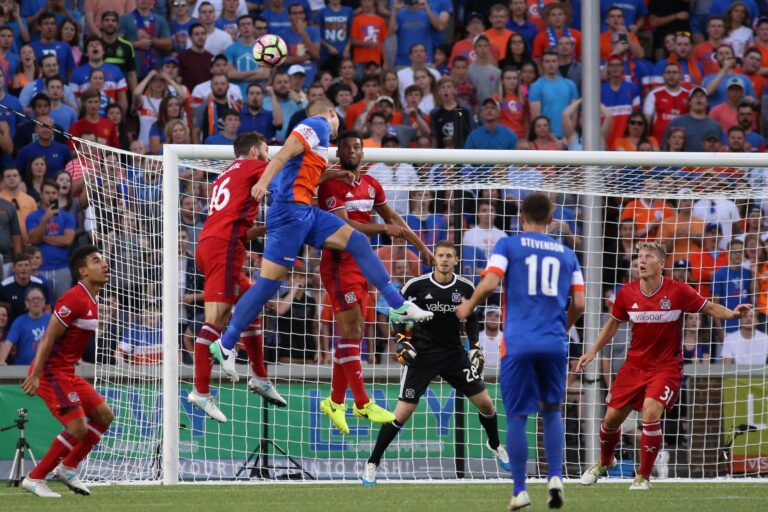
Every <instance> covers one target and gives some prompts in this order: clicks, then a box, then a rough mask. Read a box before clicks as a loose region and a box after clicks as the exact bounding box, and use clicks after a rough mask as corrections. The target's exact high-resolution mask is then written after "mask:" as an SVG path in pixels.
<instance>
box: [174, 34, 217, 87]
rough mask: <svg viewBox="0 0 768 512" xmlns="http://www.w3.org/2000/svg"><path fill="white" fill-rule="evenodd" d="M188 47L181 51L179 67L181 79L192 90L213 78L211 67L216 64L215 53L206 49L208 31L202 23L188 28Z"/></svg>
mask: <svg viewBox="0 0 768 512" xmlns="http://www.w3.org/2000/svg"><path fill="white" fill-rule="evenodd" d="M188 34H189V39H188V41H187V43H188V45H189V46H188V48H187V49H186V50H184V51H183V52H179V55H178V59H179V67H180V68H181V81H182V83H183V84H184V85H185V86H186V87H188V88H189V89H191V90H194V89H195V87H197V85H198V84H201V83H203V82H205V81H207V80H210V79H211V76H212V74H211V67H212V66H213V64H214V60H213V55H212V54H211V52H209V51H208V50H206V49H205V39H206V35H207V32H206V31H205V27H204V26H202V25H201V24H200V23H193V24H192V25H191V26H190V27H189V29H188ZM225 59H226V57H225Z"/></svg>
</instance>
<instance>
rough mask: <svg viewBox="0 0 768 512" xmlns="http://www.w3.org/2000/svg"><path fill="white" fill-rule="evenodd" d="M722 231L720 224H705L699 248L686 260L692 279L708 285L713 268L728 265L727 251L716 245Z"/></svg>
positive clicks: (710, 282) (713, 271) (713, 273)
mask: <svg viewBox="0 0 768 512" xmlns="http://www.w3.org/2000/svg"><path fill="white" fill-rule="evenodd" d="M721 235H722V231H721V230H720V225H719V224H715V223H709V224H707V227H706V228H705V229H704V236H703V237H702V239H701V250H700V251H698V252H693V253H691V256H690V258H689V259H688V262H689V263H690V264H691V272H692V275H693V279H694V280H695V281H696V282H697V283H701V284H704V285H707V286H709V287H710V290H711V285H712V278H713V276H714V275H715V270H717V269H719V268H722V267H725V266H727V265H728V251H725V250H722V249H721V248H720V247H718V244H719V243H720V238H721Z"/></svg>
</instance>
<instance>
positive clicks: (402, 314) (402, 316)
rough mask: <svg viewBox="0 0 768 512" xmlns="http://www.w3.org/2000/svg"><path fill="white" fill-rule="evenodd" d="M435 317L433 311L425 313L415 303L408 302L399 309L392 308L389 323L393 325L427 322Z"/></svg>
mask: <svg viewBox="0 0 768 512" xmlns="http://www.w3.org/2000/svg"><path fill="white" fill-rule="evenodd" d="M433 316H435V315H434V313H432V312H431V311H424V310H423V309H421V308H420V307H419V306H417V305H416V304H414V303H413V302H411V301H409V300H407V301H405V302H403V305H402V306H400V307H399V308H397V309H394V308H390V310H389V321H390V322H391V323H393V324H401V323H403V322H426V321H427V320H432V317H433Z"/></svg>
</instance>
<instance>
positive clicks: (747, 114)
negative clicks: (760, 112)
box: [736, 101, 766, 152]
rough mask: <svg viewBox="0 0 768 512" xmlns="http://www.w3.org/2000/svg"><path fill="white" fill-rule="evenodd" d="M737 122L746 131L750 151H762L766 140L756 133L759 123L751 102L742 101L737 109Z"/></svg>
mask: <svg viewBox="0 0 768 512" xmlns="http://www.w3.org/2000/svg"><path fill="white" fill-rule="evenodd" d="M736 122H737V124H738V126H740V127H741V129H742V130H744V136H745V137H746V139H747V142H748V143H749V149H750V151H753V152H755V151H762V148H763V144H765V142H766V139H765V137H763V136H762V135H761V134H760V133H758V132H757V131H755V127H756V126H757V121H756V119H755V107H754V105H753V104H752V103H750V102H745V101H742V102H741V103H740V104H739V107H738V108H737V109H736Z"/></svg>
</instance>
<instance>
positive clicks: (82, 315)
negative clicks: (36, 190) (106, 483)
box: [21, 245, 115, 498]
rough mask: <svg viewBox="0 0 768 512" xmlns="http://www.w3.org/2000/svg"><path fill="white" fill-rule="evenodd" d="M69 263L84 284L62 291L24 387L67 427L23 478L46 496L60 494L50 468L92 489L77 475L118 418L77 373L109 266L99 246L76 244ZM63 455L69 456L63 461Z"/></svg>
mask: <svg viewBox="0 0 768 512" xmlns="http://www.w3.org/2000/svg"><path fill="white" fill-rule="evenodd" d="M69 268H70V270H71V272H72V276H73V278H77V280H78V283H77V284H76V285H75V286H73V287H72V288H71V289H70V290H69V291H68V292H66V293H65V294H64V295H62V296H61V298H60V299H59V300H58V302H56V306H55V307H54V308H53V316H52V317H51V320H50V322H48V327H47V328H46V330H45V334H44V335H43V339H42V341H40V345H39V346H38V347H37V354H36V355H35V360H34V361H33V362H32V364H31V365H30V367H29V374H28V375H27V378H26V379H25V380H24V383H23V384H22V385H21V389H23V390H24V392H25V393H26V394H28V395H30V396H34V395H36V394H37V395H40V398H42V399H43V400H45V404H46V405H47V406H48V409H50V411H51V413H52V414H53V415H54V416H55V417H56V419H57V420H59V422H60V423H61V424H62V425H64V431H63V432H61V433H60V434H59V435H57V436H56V437H55V438H54V440H53V443H52V444H51V447H50V448H49V449H48V451H47V452H46V453H45V456H43V458H42V459H41V460H40V463H39V464H38V465H37V466H35V468H34V469H33V470H32V471H30V472H29V475H27V476H26V478H24V480H23V481H22V482H21V486H22V487H23V488H24V489H26V490H27V491H29V492H31V493H33V494H36V495H37V496H40V497H43V498H60V497H61V495H60V494H59V493H56V492H53V491H52V490H51V489H50V488H49V487H48V484H47V483H46V481H45V478H46V476H48V473H50V472H51V471H53V476H54V477H56V478H57V479H58V480H59V481H61V482H62V483H63V484H64V485H66V486H67V487H69V488H70V489H71V490H72V491H73V492H76V493H77V494H83V495H86V496H87V495H89V494H91V491H90V490H88V488H87V487H86V486H85V485H83V482H81V481H80V478H78V476H77V466H78V465H79V464H80V462H81V461H82V460H83V459H84V458H85V457H86V456H87V455H88V453H90V451H91V450H92V449H93V447H94V446H96V444H97V443H98V442H99V440H100V439H101V436H102V434H104V432H106V431H107V429H108V428H109V425H110V424H111V423H112V420H113V419H114V418H115V416H114V414H113V413H112V410H111V409H110V408H109V406H108V405H107V404H106V403H105V402H104V398H102V396H101V395H99V393H98V392H97V391H96V390H95V389H93V386H91V384H90V383H88V381H86V380H85V379H83V378H82V377H80V376H78V375H75V364H77V362H78V361H79V360H80V358H81V357H82V356H83V352H84V351H85V349H86V348H87V346H88V343H89V342H90V341H91V338H92V337H93V335H94V334H95V332H96V328H97V326H98V324H99V320H98V314H99V309H98V304H97V303H96V299H95V297H96V295H98V293H99V291H100V290H101V288H102V287H103V286H104V285H105V284H106V283H107V281H109V265H107V261H106V260H105V259H104V257H103V256H102V255H101V253H100V252H99V248H98V247H96V246H94V245H86V246H84V247H79V248H78V249H75V251H74V252H73V253H72V256H71V257H70V264H69ZM62 459H63V460H62Z"/></svg>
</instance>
